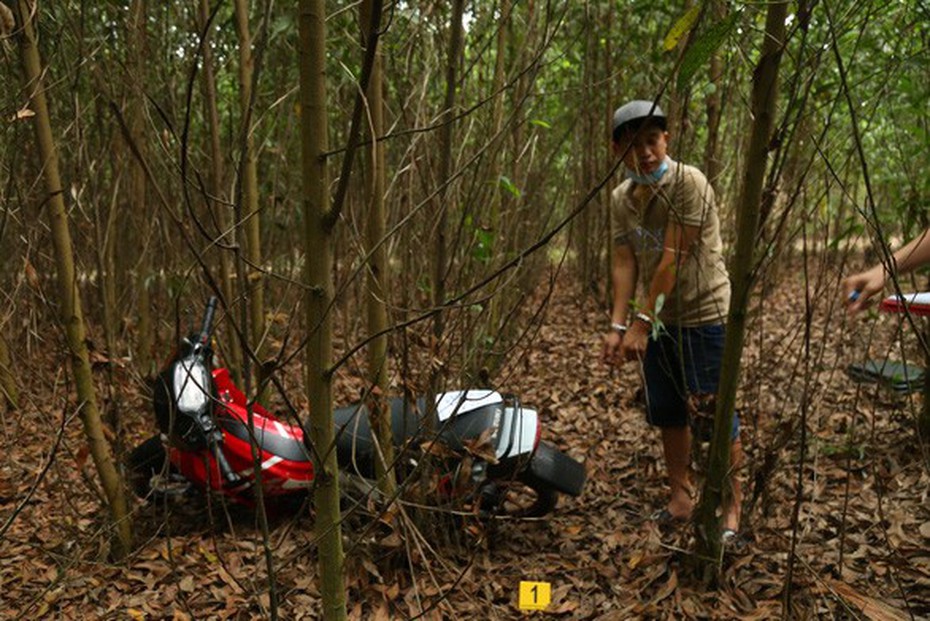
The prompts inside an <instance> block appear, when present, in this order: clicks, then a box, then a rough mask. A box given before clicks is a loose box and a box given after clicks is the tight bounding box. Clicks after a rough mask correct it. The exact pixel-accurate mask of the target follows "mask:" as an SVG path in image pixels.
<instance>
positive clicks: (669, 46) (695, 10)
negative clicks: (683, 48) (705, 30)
mask: <svg viewBox="0 0 930 621" xmlns="http://www.w3.org/2000/svg"><path fill="white" fill-rule="evenodd" d="M700 15H701V5H700V3H698V4H695V5H694V6H693V7H691V8H690V9H688V12H687V13H685V14H684V15H682V16H681V17H680V18H679V19H678V21H677V22H675V25H674V26H672V29H671V30H669V31H668V34H667V35H665V41H664V42H663V46H665V51H666V52H668V51H670V50H673V49H675V46H676V45H678V42H679V41H681V38H682V37H683V36H685V34H686V33H687V32H688V31H689V30H691V29H692V28H694V24H695V23H697V18H698V17H699V16H700Z"/></svg>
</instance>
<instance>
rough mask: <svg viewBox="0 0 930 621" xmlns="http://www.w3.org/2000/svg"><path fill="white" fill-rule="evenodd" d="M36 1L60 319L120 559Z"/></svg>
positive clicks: (121, 497)
mask: <svg viewBox="0 0 930 621" xmlns="http://www.w3.org/2000/svg"><path fill="white" fill-rule="evenodd" d="M30 5H31V3H30V2H29V1H28V0H19V2H18V4H17V10H18V15H17V23H18V24H19V25H20V27H21V28H22V36H21V37H20V41H21V46H22V54H23V68H24V70H25V75H26V79H27V81H28V89H29V92H30V93H32V101H31V104H32V108H33V111H34V112H35V118H34V121H35V130H36V141H37V143H38V146H39V155H40V157H41V158H42V161H41V162H40V164H41V169H42V170H43V171H44V175H43V176H44V178H45V187H46V190H47V191H48V205H47V209H48V213H49V225H50V230H51V236H52V244H53V247H54V250H55V259H56V267H57V271H58V292H59V295H60V298H59V300H60V308H61V320H62V323H63V325H64V329H65V335H66V337H67V343H68V350H69V353H70V358H71V369H72V372H73V373H74V379H75V384H76V387H77V398H78V404H79V408H80V417H81V421H82V422H83V424H84V434H85V436H86V438H87V442H88V444H89V446H90V454H91V456H92V458H93V460H94V465H95V466H96V468H97V472H98V474H99V475H100V482H101V484H102V486H103V491H104V494H105V495H106V498H107V502H108V504H109V509H110V517H111V519H112V521H113V527H114V530H115V534H116V536H115V537H114V539H113V546H112V553H113V555H114V556H115V557H118V558H119V557H122V556H125V555H126V554H127V553H128V552H129V550H130V549H131V547H132V528H131V523H130V516H129V509H128V506H127V503H126V496H125V492H124V489H123V486H122V482H121V481H120V478H119V474H118V473H117V470H116V465H115V464H114V463H113V457H112V455H111V452H110V446H109V444H108V443H107V441H106V438H105V437H104V434H103V424H102V422H101V420H100V411H99V410H98V408H97V398H96V394H95V391H94V381H93V376H92V374H91V368H90V360H89V357H88V351H87V341H86V337H85V326H84V315H83V311H82V309H81V299H80V296H79V295H78V285H77V281H76V278H75V270H74V249H73V247H72V244H71V232H70V229H69V225H68V215H67V212H66V210H65V201H64V194H65V193H64V189H63V188H62V184H61V176H60V173H59V168H58V152H57V149H56V146H55V141H54V139H53V137H52V126H51V120H50V117H49V111H48V103H47V101H46V98H45V89H44V86H43V82H42V64H41V60H40V58H39V49H38V45H37V40H36V34H35V29H34V27H33V23H32V9H33V7H32V6H30Z"/></svg>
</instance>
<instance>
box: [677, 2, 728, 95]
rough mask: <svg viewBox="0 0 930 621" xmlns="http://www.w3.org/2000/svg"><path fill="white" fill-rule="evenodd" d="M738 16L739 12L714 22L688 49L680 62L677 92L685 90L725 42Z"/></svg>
mask: <svg viewBox="0 0 930 621" xmlns="http://www.w3.org/2000/svg"><path fill="white" fill-rule="evenodd" d="M739 16H740V14H739V12H733V13H731V14H730V15H729V16H728V17H727V18H726V19H725V20H723V21H720V22H716V23H715V24H714V25H713V26H711V27H710V28H709V29H708V30H707V32H705V33H704V34H702V35H701V36H700V38H698V39H697V40H695V42H694V44H693V45H691V47H689V48H688V51H687V52H685V57H684V58H683V59H682V61H681V67H680V68H679V69H678V90H679V91H683V90H684V89H685V87H686V86H687V85H688V82H690V81H691V78H692V77H693V76H694V74H695V73H696V72H697V70H698V69H700V68H701V67H702V66H703V65H704V64H705V63H707V61H708V60H709V59H710V57H711V55H712V54H713V53H714V52H716V51H717V48H719V47H720V46H721V45H723V42H724V41H726V38H727V37H728V36H729V35H730V32H731V31H732V30H733V28H734V27H735V26H736V21H737V19H739Z"/></svg>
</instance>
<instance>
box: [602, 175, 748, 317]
mask: <svg viewBox="0 0 930 621" xmlns="http://www.w3.org/2000/svg"><path fill="white" fill-rule="evenodd" d="M668 165H669V168H668V171H667V172H666V173H665V174H664V175H663V176H662V179H660V180H659V182H658V183H657V184H656V185H654V186H636V184H634V183H633V181H632V180H630V179H627V180H625V181H624V182H623V183H621V184H620V185H619V186H617V187H616V188H615V189H614V191H613V193H612V194H611V224H612V227H613V231H614V243H615V244H629V245H630V246H631V247H632V249H633V252H634V254H635V255H636V260H637V265H638V268H639V275H640V281H641V282H642V284H643V286H644V287H645V288H646V289H647V290H648V288H649V284H650V283H651V282H652V278H653V275H654V274H655V270H656V267H657V266H658V263H659V259H660V258H661V256H662V249H663V245H664V241H665V229H666V227H667V226H668V223H669V221H670V220H671V219H672V218H674V221H675V222H678V223H680V224H682V225H689V226H696V227H699V228H700V229H701V232H700V236H699V237H698V239H697V241H695V244H694V247H693V248H691V252H690V253H689V254H688V255H687V257H686V258H685V259H684V262H683V263H682V265H681V266H680V269H678V270H677V274H676V276H677V277H676V281H675V287H674V288H673V289H672V291H671V293H670V294H669V295H668V296H667V297H666V298H665V300H664V303H663V304H662V308H661V310H660V312H659V319H660V320H661V321H662V322H663V323H666V324H671V325H678V326H682V327H693V326H700V325H706V324H713V323H721V322H723V321H725V320H726V316H727V311H728V309H729V307H730V277H729V275H728V274H727V268H726V263H725V262H724V260H723V242H722V241H721V239H720V220H719V219H718V217H717V199H716V197H715V196H714V190H713V188H712V187H711V185H710V184H709V183H708V182H707V178H706V177H704V174H703V173H702V172H701V171H699V170H698V169H697V168H694V167H693V166H688V165H686V164H680V163H678V162H676V161H674V160H672V159H671V158H669V159H668ZM634 188H638V189H637V190H636V191H635V192H634Z"/></svg>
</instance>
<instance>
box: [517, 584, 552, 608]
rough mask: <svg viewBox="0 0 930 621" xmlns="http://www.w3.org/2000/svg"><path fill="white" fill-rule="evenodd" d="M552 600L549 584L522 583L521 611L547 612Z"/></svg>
mask: <svg viewBox="0 0 930 621" xmlns="http://www.w3.org/2000/svg"><path fill="white" fill-rule="evenodd" d="M551 598H552V585H550V584H549V583H548V582H525V581H522V580H521V581H520V610H545V609H546V606H548V605H549V601H550V599H551Z"/></svg>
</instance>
